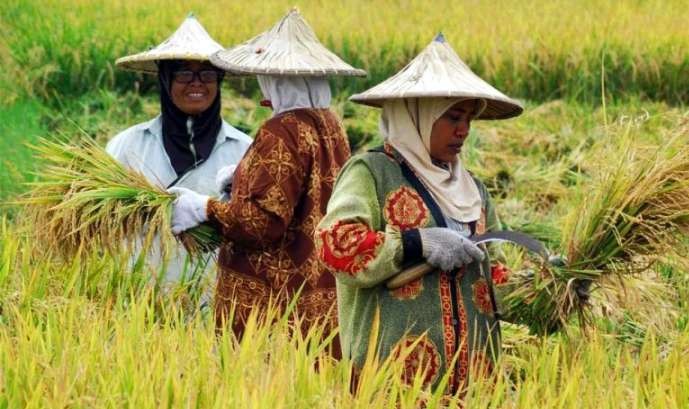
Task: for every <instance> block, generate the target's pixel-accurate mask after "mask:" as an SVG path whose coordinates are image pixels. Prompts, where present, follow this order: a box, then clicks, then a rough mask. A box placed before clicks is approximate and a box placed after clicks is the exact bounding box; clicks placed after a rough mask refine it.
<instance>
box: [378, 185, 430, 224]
mask: <svg viewBox="0 0 689 409" xmlns="http://www.w3.org/2000/svg"><path fill="white" fill-rule="evenodd" d="M383 216H384V217H385V220H386V221H387V223H389V224H391V225H393V226H396V227H398V228H399V229H400V230H407V229H413V228H416V227H420V226H425V225H426V223H428V209H427V208H426V205H425V204H424V202H423V199H422V198H421V196H419V194H418V193H416V191H414V190H413V189H410V188H409V187H407V186H402V187H401V188H399V189H397V190H395V191H393V192H391V193H390V194H388V196H387V198H386V199H385V206H384V208H383Z"/></svg>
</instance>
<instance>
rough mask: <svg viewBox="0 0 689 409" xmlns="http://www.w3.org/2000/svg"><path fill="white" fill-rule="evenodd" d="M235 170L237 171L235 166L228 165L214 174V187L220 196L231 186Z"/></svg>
mask: <svg viewBox="0 0 689 409" xmlns="http://www.w3.org/2000/svg"><path fill="white" fill-rule="evenodd" d="M235 170H237V165H228V166H223V167H222V168H220V169H218V173H216V174H215V187H217V188H218V192H219V193H220V194H221V195H222V194H223V193H225V190H227V187H228V186H229V185H231V184H232V180H233V179H234V171H235Z"/></svg>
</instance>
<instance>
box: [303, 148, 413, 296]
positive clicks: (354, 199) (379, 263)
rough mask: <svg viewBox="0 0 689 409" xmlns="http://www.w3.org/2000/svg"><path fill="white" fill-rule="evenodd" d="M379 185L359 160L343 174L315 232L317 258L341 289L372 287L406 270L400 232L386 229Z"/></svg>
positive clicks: (391, 228)
mask: <svg viewBox="0 0 689 409" xmlns="http://www.w3.org/2000/svg"><path fill="white" fill-rule="evenodd" d="M381 217H382V215H381V210H380V206H379V204H378V200H377V196H376V185H375V181H374V178H373V175H372V173H371V171H370V170H369V168H368V166H367V165H366V164H365V163H363V162H361V161H357V160H353V161H352V162H350V163H349V164H348V165H347V166H345V168H344V169H343V170H342V172H341V174H340V176H339V178H338V180H337V183H336V185H335V189H334V191H333V194H332V197H331V199H330V202H329V203H328V212H327V214H326V215H325V217H324V218H323V219H322V220H321V223H320V224H319V226H318V229H317V232H316V236H317V237H316V243H317V244H316V246H317V251H318V254H319V259H320V261H321V263H322V264H324V265H325V266H326V268H328V269H329V270H330V271H331V272H332V273H333V274H334V275H335V277H336V278H337V279H338V280H339V281H340V282H342V283H343V284H346V285H349V286H353V287H372V286H374V285H377V284H379V283H381V282H383V281H385V280H386V279H388V278H390V277H392V276H393V275H395V274H397V273H399V271H400V270H401V269H402V263H403V260H404V245H403V239H402V233H401V232H400V231H399V230H397V229H395V228H393V227H391V226H389V225H388V227H387V228H386V229H384V230H383V229H382V228H381V226H382V220H381Z"/></svg>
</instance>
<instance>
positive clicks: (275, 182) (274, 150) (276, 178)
mask: <svg viewBox="0 0 689 409" xmlns="http://www.w3.org/2000/svg"><path fill="white" fill-rule="evenodd" d="M297 138H298V136H297V135H295V134H294V132H293V131H292V130H291V129H288V128H287V127H284V126H280V125H275V124H272V126H265V125H264V126H263V127H262V128H261V129H260V130H259V132H258V135H257V136H256V139H255V140H254V143H253V144H252V145H251V147H250V148H249V151H248V152H247V154H246V156H245V157H244V159H242V161H241V162H240V165H239V169H238V170H237V173H236V174H235V178H234V181H233V183H232V186H233V187H232V195H231V200H230V201H229V202H228V203H221V202H219V201H216V200H210V201H209V204H208V209H207V212H208V218H209V220H210V221H211V222H213V223H215V224H216V225H217V226H219V228H220V229H221V231H222V234H223V236H224V238H225V239H227V240H231V241H233V242H235V243H237V244H240V245H243V246H245V247H253V248H256V247H263V246H265V245H267V244H272V243H274V242H275V241H277V240H279V239H280V238H281V237H282V236H283V235H284V234H285V232H286V230H287V227H288V226H289V224H290V222H291V220H292V217H293V215H294V207H295V206H296V204H297V203H298V202H299V199H300V197H301V196H302V186H303V184H304V178H305V171H304V168H305V164H304V160H305V159H304V158H303V157H302V156H303V155H301V154H300V152H299V147H298V143H297Z"/></svg>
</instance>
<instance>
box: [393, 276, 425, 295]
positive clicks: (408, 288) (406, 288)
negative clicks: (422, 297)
mask: <svg viewBox="0 0 689 409" xmlns="http://www.w3.org/2000/svg"><path fill="white" fill-rule="evenodd" d="M421 291H423V278H419V279H416V280H414V281H412V282H410V283H407V284H405V285H403V286H402V287H400V288H396V289H395V290H393V291H392V296H393V297H395V298H397V299H398V300H413V299H414V298H416V297H418V296H419V294H421Z"/></svg>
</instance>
